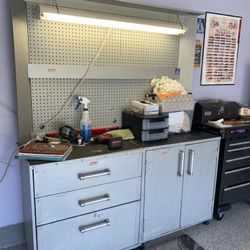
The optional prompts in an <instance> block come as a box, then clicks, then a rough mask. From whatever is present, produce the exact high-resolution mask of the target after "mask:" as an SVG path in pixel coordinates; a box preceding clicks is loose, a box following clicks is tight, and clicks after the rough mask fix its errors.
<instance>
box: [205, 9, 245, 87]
mask: <svg viewBox="0 0 250 250" xmlns="http://www.w3.org/2000/svg"><path fill="white" fill-rule="evenodd" d="M241 19H242V18H241V17H237V16H228V15H223V14H217V13H210V12H207V13H206V22H205V23H206V28H205V37H204V46H203V48H204V49H203V62H202V70H201V85H211V86H213V85H231V84H235V75H236V64H237V56H238V49H239V41H240V28H241Z"/></svg>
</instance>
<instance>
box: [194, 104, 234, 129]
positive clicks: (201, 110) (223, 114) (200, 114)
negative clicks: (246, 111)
mask: <svg viewBox="0 0 250 250" xmlns="http://www.w3.org/2000/svg"><path fill="white" fill-rule="evenodd" d="M238 116H239V105H238V103H237V102H229V101H221V100H206V101H198V102H196V104H195V107H194V116H193V126H196V125H198V124H206V123H207V122H208V121H216V120H219V119H237V118H238Z"/></svg>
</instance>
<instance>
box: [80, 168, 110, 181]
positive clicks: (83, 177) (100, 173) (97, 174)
mask: <svg viewBox="0 0 250 250" xmlns="http://www.w3.org/2000/svg"><path fill="white" fill-rule="evenodd" d="M105 175H111V170H110V169H104V170H101V171H96V172H91V173H86V174H78V178H79V179H80V180H81V181H83V180H86V179H90V178H94V177H100V176H105Z"/></svg>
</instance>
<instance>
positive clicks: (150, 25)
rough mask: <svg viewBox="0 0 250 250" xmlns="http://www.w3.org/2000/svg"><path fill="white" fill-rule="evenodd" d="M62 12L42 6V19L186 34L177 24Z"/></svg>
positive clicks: (116, 16) (97, 14) (98, 14)
mask: <svg viewBox="0 0 250 250" xmlns="http://www.w3.org/2000/svg"><path fill="white" fill-rule="evenodd" d="M60 10H61V9H60ZM60 10H59V13H57V12H56V11H55V10H53V9H52V7H49V8H47V9H46V8H44V9H43V8H41V6H40V18H41V19H43V20H49V21H57V22H65V23H74V24H84V25H93V26H100V27H107V28H115V29H126V30H136V31H144V32H154V33H161V34H169V35H180V34H184V33H185V29H183V28H182V27H181V26H180V25H179V24H177V23H169V22H163V21H157V20H148V19H141V18H134V17H125V16H124V17H123V16H118V15H107V14H101V13H91V12H86V11H83V12H82V13H81V11H77V12H76V13H77V15H75V14H74V15H72V14H68V13H61V11H60ZM69 10H70V9H69ZM62 12H65V8H63V11H62ZM79 14H81V15H79ZM91 15H92V16H91Z"/></svg>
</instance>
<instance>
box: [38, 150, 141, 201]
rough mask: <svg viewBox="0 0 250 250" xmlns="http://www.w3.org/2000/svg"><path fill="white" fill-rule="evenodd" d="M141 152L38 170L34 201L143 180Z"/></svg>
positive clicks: (71, 162)
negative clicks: (45, 197) (108, 184)
mask: <svg viewBox="0 0 250 250" xmlns="http://www.w3.org/2000/svg"><path fill="white" fill-rule="evenodd" d="M141 162H142V153H141V152H130V153H128V154H122V155H121V154H118V155H116V156H106V157H104V158H100V157H99V158H94V157H92V158H87V159H82V160H72V161H64V162H60V163H51V164H46V165H40V166H36V167H35V168H34V186H35V197H41V196H46V195H51V194H56V193H62V192H66V191H71V190H76V189H81V188H88V187H91V186H97V185H100V184H105V183H110V182H114V181H118V180H125V179H129V178H134V177H139V176H141Z"/></svg>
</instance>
